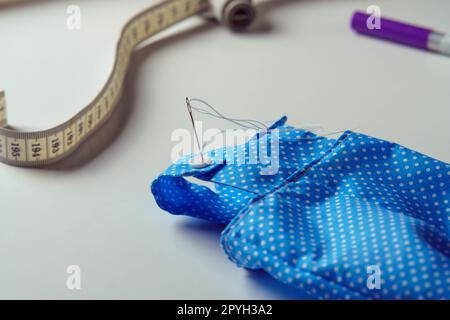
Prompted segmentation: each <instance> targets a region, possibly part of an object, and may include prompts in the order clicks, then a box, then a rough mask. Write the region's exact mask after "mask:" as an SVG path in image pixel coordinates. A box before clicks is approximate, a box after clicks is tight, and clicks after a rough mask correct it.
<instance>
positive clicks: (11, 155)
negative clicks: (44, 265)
mask: <svg viewBox="0 0 450 320" xmlns="http://www.w3.org/2000/svg"><path fill="white" fill-rule="evenodd" d="M211 6H213V7H215V8H217V7H219V8H220V10H217V9H216V10H214V14H215V15H216V18H217V19H218V20H219V21H223V22H225V23H226V24H227V25H228V26H229V27H230V28H231V29H233V30H238V29H242V28H245V27H246V26H248V25H249V24H250V23H251V21H252V20H253V18H254V11H253V9H252V8H253V7H252V6H251V2H250V0H231V1H230V0H212V1H208V0H168V1H164V2H162V3H160V4H158V5H156V6H154V7H151V8H149V9H147V10H145V11H143V12H141V13H140V14H138V15H137V16H135V17H133V18H132V19H130V20H129V21H128V23H127V24H126V25H125V26H124V28H123V29H122V32H121V35H120V38H119V41H118V43H117V48H116V58H115V62H114V67H113V70H112V72H111V74H110V76H109V78H108V81H107V82H106V84H105V85H104V87H103V89H102V90H101V91H100V93H99V94H98V95H97V97H96V98H95V99H94V100H93V101H92V102H91V103H90V104H89V105H88V106H87V107H85V108H84V109H82V110H81V111H80V112H79V113H78V114H76V115H75V116H73V117H72V118H71V119H69V120H68V121H66V122H64V123H62V124H60V125H59V126H56V127H54V128H51V129H48V130H44V131H36V132H21V131H15V130H14V129H12V128H11V127H8V125H7V117H6V101H5V94H4V92H0V162H3V163H6V164H9V165H13V166H19V167H42V166H46V165H49V164H52V163H54V162H57V161H59V160H61V159H63V158H65V157H67V156H68V155H70V154H71V153H73V152H74V151H75V150H76V149H77V148H78V147H79V146H80V145H81V144H82V143H83V142H84V141H85V140H86V139H87V138H88V137H89V136H90V135H91V134H92V133H93V132H95V131H96V130H97V129H98V128H100V127H101V126H102V124H104V123H105V122H106V121H107V120H108V119H109V118H110V116H111V114H112V113H113V111H114V110H115V109H116V107H117V105H118V103H119V100H120V97H121V95H122V92H123V89H124V80H125V75H126V72H127V70H128V67H129V65H130V59H131V54H132V52H133V49H134V48H135V47H136V46H137V45H138V44H139V43H141V42H142V41H144V40H146V39H148V38H149V37H151V36H153V35H155V34H157V33H159V32H161V31H162V30H164V29H166V28H168V27H170V26H172V25H174V24H176V23H177V22H179V21H181V20H183V19H185V18H188V17H190V16H193V15H196V14H199V13H202V12H206V11H207V10H208V9H209V8H210V7H211Z"/></svg>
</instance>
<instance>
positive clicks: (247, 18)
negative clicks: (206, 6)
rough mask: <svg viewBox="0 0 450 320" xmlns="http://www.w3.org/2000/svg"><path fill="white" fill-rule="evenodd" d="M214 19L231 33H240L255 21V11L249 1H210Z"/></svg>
mask: <svg viewBox="0 0 450 320" xmlns="http://www.w3.org/2000/svg"><path fill="white" fill-rule="evenodd" d="M211 5H212V12H213V15H214V17H215V18H216V19H217V20H218V21H219V22H220V23H223V24H224V25H226V26H227V27H228V28H230V29H231V30H232V31H242V30H245V29H246V28H248V27H249V26H250V25H251V24H252V22H253V21H254V20H255V17H256V11H255V7H254V6H253V4H252V1H251V0H211Z"/></svg>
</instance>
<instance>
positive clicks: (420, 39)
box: [352, 11, 450, 56]
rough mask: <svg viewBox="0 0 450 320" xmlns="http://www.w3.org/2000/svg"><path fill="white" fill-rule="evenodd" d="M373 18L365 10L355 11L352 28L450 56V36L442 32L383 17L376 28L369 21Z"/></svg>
mask: <svg viewBox="0 0 450 320" xmlns="http://www.w3.org/2000/svg"><path fill="white" fill-rule="evenodd" d="M371 18H373V17H372V16H371V15H369V14H366V13H365V12H360V11H357V12H355V13H354V14H353V18H352V29H354V30H356V31H357V32H359V33H362V34H365V35H369V36H373V37H377V38H382V39H385V40H389V41H393V42H397V43H402V44H405V45H409V46H412V47H416V48H420V49H424V50H428V51H433V52H438V53H442V54H446V55H449V56H450V36H448V35H446V34H444V33H442V32H437V31H434V30H432V29H428V28H422V27H418V26H414V25H411V24H406V23H402V22H397V21H394V20H390V19H386V18H381V25H380V28H379V29H376V28H375V27H372V26H371V25H370V24H369V23H368V21H370V19H371Z"/></svg>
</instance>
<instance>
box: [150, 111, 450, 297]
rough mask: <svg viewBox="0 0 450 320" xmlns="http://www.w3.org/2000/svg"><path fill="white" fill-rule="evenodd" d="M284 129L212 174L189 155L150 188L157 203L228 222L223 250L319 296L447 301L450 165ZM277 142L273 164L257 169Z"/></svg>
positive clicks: (232, 152) (356, 137) (243, 148)
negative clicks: (257, 156)
mask: <svg viewBox="0 0 450 320" xmlns="http://www.w3.org/2000/svg"><path fill="white" fill-rule="evenodd" d="M285 122H286V118H285V117H284V118H282V119H280V120H279V121H278V122H276V123H275V124H274V125H273V126H272V127H271V128H270V130H269V131H268V132H266V133H265V134H263V133H262V134H256V135H255V136H254V137H253V138H252V139H250V140H249V141H248V142H247V143H245V144H243V145H239V146H236V147H227V148H224V149H220V150H213V151H211V152H209V153H208V155H207V156H208V157H209V158H211V159H214V163H212V164H211V165H209V166H207V167H205V168H201V169H195V168H193V167H192V166H191V165H190V164H189V160H190V159H191V156H186V157H183V158H182V159H180V160H179V161H178V162H177V163H175V164H173V165H172V166H170V167H169V168H168V169H167V170H166V171H165V172H164V173H163V174H161V175H160V176H159V177H158V178H157V179H156V180H155V181H154V182H153V183H152V186H151V190H152V193H153V195H154V197H155V199H156V202H157V204H158V205H159V206H160V207H161V208H162V209H163V210H166V211H168V212H170V213H172V214H176V215H180V214H182V215H189V216H192V217H196V218H200V219H205V220H209V221H217V222H220V223H223V224H226V227H225V229H224V231H223V232H222V236H221V245H222V247H223V249H224V251H225V253H226V254H227V255H228V257H229V259H230V260H231V261H233V262H234V263H235V264H236V265H237V266H240V267H245V268H248V269H262V270H265V271H266V272H267V273H269V274H271V275H272V276H273V277H274V278H276V279H278V280H279V281H282V282H284V283H286V284H289V285H292V286H294V287H296V288H298V289H299V290H303V291H304V292H307V293H308V294H310V295H311V296H313V297H317V298H319V299H448V298H450V292H449V287H450V268H449V265H450V241H449V234H450V228H449V221H450V215H449V212H450V206H449V198H450V195H449V194H450V165H449V164H447V163H443V162H440V161H438V160H434V159H432V158H430V157H427V156H425V155H423V154H420V153H418V152H415V151H412V150H409V149H407V148H405V147H402V146H400V145H398V144H395V143H392V142H387V141H383V140H380V139H377V138H373V137H370V136H367V135H364V134H360V133H355V132H351V131H347V132H345V133H343V134H342V135H341V136H340V137H339V138H338V139H331V138H327V137H322V136H317V135H315V134H314V133H312V132H308V131H305V130H302V129H296V128H294V127H291V126H287V125H286V124H285ZM275 132H276V137H275ZM275 138H276V141H277V157H276V159H275V160H274V161H272V163H269V164H268V163H251V161H249V159H250V158H251V157H252V156H254V155H255V153H258V154H259V152H260V151H261V150H260V149H261V148H264V147H261V145H266V146H267V148H268V149H270V148H269V147H270V146H271V145H272V142H273V141H274V139H275ZM262 140H264V141H265V142H266V143H261V141H262ZM263 151H267V150H263ZM243 155H244V156H243ZM242 157H244V158H242ZM238 158H240V160H241V161H237V160H239V159H238ZM217 159H222V161H218V160H217ZM242 160H246V161H242ZM274 162H275V163H274ZM274 164H275V166H274ZM274 167H275V168H276V170H274V169H273V168H274ZM264 169H268V171H266V172H264ZM270 170H272V172H270ZM268 173H269V174H268ZM188 177H195V178H197V179H199V180H203V181H206V182H211V183H214V188H210V187H208V186H207V185H202V184H197V183H194V182H192V181H190V179H189V178H188Z"/></svg>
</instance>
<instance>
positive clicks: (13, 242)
mask: <svg viewBox="0 0 450 320" xmlns="http://www.w3.org/2000/svg"><path fill="white" fill-rule="evenodd" d="M274 2H275V3H274V4H273V5H265V6H264V8H265V9H264V10H262V12H261V19H262V23H261V24H260V27H258V28H256V30H255V31H254V32H253V33H247V34H241V35H236V34H232V33H230V32H229V31H228V30H226V29H225V28H222V27H219V26H214V25H212V26H211V25H210V26H206V27H203V26H201V25H202V24H203V23H202V20H201V19H199V18H194V19H191V20H189V21H186V22H184V23H183V24H182V25H180V26H178V27H177V28H176V29H179V30H180V31H181V30H186V29H190V31H188V32H184V33H182V34H181V35H179V36H175V38H170V39H169V40H162V41H160V42H158V44H157V45H155V46H151V45H150V46H149V47H148V48H146V49H143V51H141V52H140V53H138V58H139V59H138V60H139V62H138V63H136V64H135V66H134V68H133V69H134V70H133V71H132V72H131V75H130V79H129V88H128V90H127V93H126V98H125V100H124V101H125V102H126V108H127V109H126V110H127V113H128V114H129V115H128V116H127V117H126V118H127V119H126V121H125V123H124V125H123V127H122V129H121V130H120V131H119V133H118V134H116V136H115V137H114V138H113V139H111V142H110V143H109V145H107V146H106V147H104V148H103V149H104V150H103V151H102V152H99V153H98V154H96V155H95V156H91V157H90V158H92V159H91V160H90V161H86V162H83V165H79V166H76V167H71V166H69V165H68V166H66V167H64V166H63V168H60V169H58V170H56V169H45V170H32V169H20V168H14V167H9V166H6V165H0V194H1V195H0V298H41V299H44V298H62V299H72V298H73V299H77V298H156V299H159V298H210V299H216V298H236V299H240V298H245V299H253V298H261V299H264V298H275V299H283V298H302V297H307V296H306V295H305V294H303V293H302V292H299V291H296V290H293V289H290V288H288V287H286V286H284V285H282V284H279V283H278V282H276V281H275V280H272V279H271V278H270V277H269V276H267V275H265V274H263V273H260V272H248V271H246V270H243V269H239V268H237V267H235V266H234V265H233V263H231V262H230V261H229V260H228V259H227V257H226V256H225V254H224V253H223V252H222V250H221V249H220V247H219V241H218V240H219V236H220V231H221V227H220V226H217V225H214V224H210V223H203V222H200V221H197V220H194V219H190V218H185V217H175V216H171V215H169V214H167V213H165V212H164V211H162V210H161V209H159V208H158V207H157V205H156V204H155V202H154V200H153V197H152V196H151V194H150V192H149V184H150V183H151V181H152V180H153V179H154V178H156V177H157V175H158V174H159V173H160V172H162V171H163V170H164V169H165V168H166V167H167V166H168V165H169V164H170V151H171V149H172V147H173V146H174V145H175V142H172V141H171V140H170V134H171V133H172V131H173V130H174V129H177V128H186V129H190V123H189V121H188V118H187V114H186V111H185V105H184V97H185V96H193V97H199V98H203V99H205V100H207V101H209V102H210V103H212V104H213V105H214V106H217V107H218V108H219V109H220V110H221V111H222V112H224V113H226V114H229V115H235V116H241V117H247V118H256V119H260V120H263V121H268V120H273V119H276V118H278V117H279V116H280V115H284V114H286V115H288V116H289V118H290V123H291V124H293V125H299V124H302V123H315V124H320V125H322V126H323V127H324V128H326V129H328V130H332V131H334V130H345V129H353V130H355V131H360V132H363V133H366V134H369V135H373V136H376V137H379V138H383V139H388V140H391V141H396V142H398V143H400V144H403V145H405V146H407V147H409V148H412V149H415V150H417V151H420V152H423V153H425V154H427V155H430V156H432V157H435V158H438V159H440V160H443V161H446V162H449V161H450V126H449V119H450V89H449V88H450V87H449V85H450V59H449V58H448V57H444V56H440V55H436V54H430V53H426V52H422V51H419V50H414V49H411V48H407V47H403V46H399V45H394V44H390V43H385V42H382V41H378V40H373V39H370V38H366V37H363V36H357V35H355V34H354V33H353V32H352V31H351V30H350V29H349V21H350V16H351V14H352V12H353V11H354V10H355V9H363V10H364V9H365V8H366V7H367V6H368V5H370V4H378V5H379V6H380V7H381V9H382V14H384V15H386V16H392V17H396V18H399V19H403V20H406V21H410V22H416V23H420V24H422V25H425V26H430V27H434V28H436V29H438V30H442V31H448V32H450V19H449V18H448V13H449V12H450V1H448V0H428V1H423V0H389V1H388V0H385V1H373V0H370V1H357V0H353V1H351V0H321V1H318V0H315V1H313V0H309V1H307V0H303V1H300V0H299V1H281V0H280V1H276V0H275V1H274ZM149 3H152V1H143V0H134V1H123V0H83V1H81V0H80V1H74V0H72V1H65V0H64V1H62V0H58V1H32V2H30V3H28V4H25V5H20V6H13V7H7V8H2V9H0V39H1V41H0V43H1V44H0V88H2V89H5V91H6V94H7V103H8V111H9V114H8V115H9V122H10V123H11V124H13V125H15V126H18V127H21V128H27V129H30V128H31V129H46V128H49V127H51V126H54V125H56V124H59V123H60V122H62V121H64V120H66V119H68V118H69V117H71V116H72V115H73V114H75V113H76V112H77V111H79V110H80V109H81V107H83V106H85V105H86V104H87V103H89V102H90V101H91V100H92V99H93V98H94V97H95V95H96V93H97V92H98V91H99V90H100V88H101V87H102V86H103V84H104V82H105V81H106V79H107V77H108V75H109V72H110V69H111V67H112V63H113V59H114V48H115V43H116V40H117V37H118V34H119V31H120V28H121V26H122V25H123V24H124V23H125V22H126V20H127V19H128V18H129V17H130V16H131V15H133V14H134V13H137V12H138V11H139V10H140V9H143V8H145V7H147V6H148V5H149ZM69 4H77V5H79V6H80V7H81V10H82V29H81V30H80V31H69V30H68V29H67V28H66V18H67V15H66V8H67V6H68V5H69ZM204 121H206V122H207V123H210V124H212V125H214V126H216V125H217V126H219V125H220V126H222V127H227V126H229V125H228V124H227V123H223V122H221V123H219V122H213V121H212V120H210V119H208V118H204ZM77 161H78V160H77ZM69 265H79V266H80V267H81V270H82V289H81V290H79V291H76V290H75V291H71V290H68V289H67V288H66V278H67V276H68V275H67V274H66V268H67V266H69Z"/></svg>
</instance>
